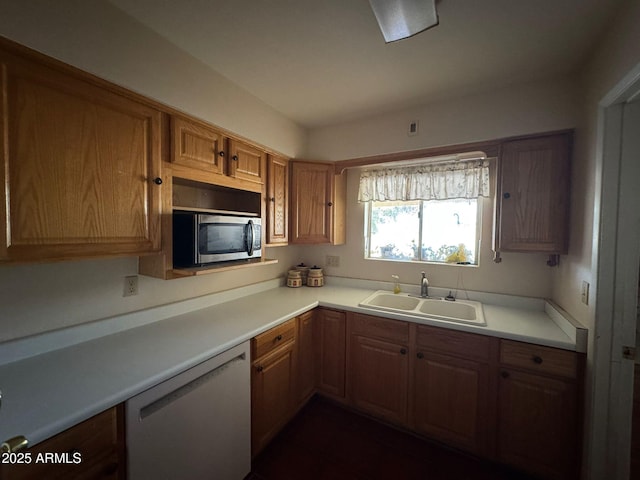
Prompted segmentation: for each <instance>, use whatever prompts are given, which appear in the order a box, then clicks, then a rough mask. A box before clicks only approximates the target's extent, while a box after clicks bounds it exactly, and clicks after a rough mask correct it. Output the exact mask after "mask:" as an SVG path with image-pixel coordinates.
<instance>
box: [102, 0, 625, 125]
mask: <svg viewBox="0 0 640 480" xmlns="http://www.w3.org/2000/svg"><path fill="white" fill-rule="evenodd" d="M110 1H111V3H113V4H114V5H116V6H117V7H119V8H120V9H122V10H124V11H125V12H126V13H128V14H129V15H131V16H133V17H134V18H136V19H138V20H139V21H140V22H142V23H143V24H145V25H147V26H148V27H150V28H151V29H153V30H155V31H156V32H158V33H160V34H161V35H162V36H164V37H165V38H166V39H168V40H169V41H170V42H172V43H173V44H175V45H177V46H178V47H180V48H182V49H183V50H185V51H187V52H188V53H189V54H191V55H193V56H194V57H196V58H197V59H199V60H200V61H202V62H204V63H206V64H208V65H210V66H211V67H212V68H213V69H214V70H216V71H217V72H218V73H220V74H222V75H223V76H225V77H226V78H228V79H229V80H231V81H232V82H234V83H236V84H237V85H239V86H241V87H243V88H244V89H245V90H247V91H248V92H250V93H251V94H253V95H255V96H256V97H258V98H259V99H261V100H262V101H263V102H265V103H266V104H268V105H270V106H271V107H273V108H274V109H275V110H277V111H279V112H281V113H282V114H284V115H285V116H287V117H288V118H290V119H292V120H293V121H295V122H297V123H299V124H300V125H302V126H304V127H307V128H314V127H320V126H325V125H330V124H337V123H342V122H345V121H349V120H354V119H357V118H361V117H365V116H369V115H375V114H380V113H383V112H387V111H392V110H398V109H403V108H408V107H410V106H412V105H422V104H426V103H430V102H433V101H437V100H442V99H446V98H451V97H454V96H461V95H467V94H472V93H475V92H481V91H488V90H494V89H498V88H502V87H505V86H508V85H511V84H515V83H523V82H529V81H535V80H538V79H542V78H550V77H557V76H561V75H566V74H569V73H571V72H573V71H575V70H576V69H577V68H579V67H580V66H581V64H582V63H583V62H584V61H585V59H586V58H588V56H589V53H590V51H591V50H592V49H593V48H594V46H595V44H596V43H597V40H598V38H599V36H600V35H601V34H602V33H603V31H604V30H605V28H606V26H607V25H608V23H609V22H610V20H611V18H612V16H613V15H614V14H615V9H616V8H618V6H619V5H620V3H621V2H620V1H618V0H607V1H606V2H603V1H602V0H536V1H525V0H483V1H478V0H441V1H439V2H438V14H439V18H440V24H439V25H438V26H437V27H435V28H432V29H430V30H427V31H425V32H422V33H420V34H418V35H416V36H414V37H411V38H409V39H406V40H401V41H399V42H395V43H391V44H385V43H384V39H383V37H382V34H381V33H380V30H379V28H378V25H377V23H376V19H375V17H374V15H373V12H372V10H371V8H370V6H369V2H368V1H367V0H180V1H175V0H110Z"/></svg>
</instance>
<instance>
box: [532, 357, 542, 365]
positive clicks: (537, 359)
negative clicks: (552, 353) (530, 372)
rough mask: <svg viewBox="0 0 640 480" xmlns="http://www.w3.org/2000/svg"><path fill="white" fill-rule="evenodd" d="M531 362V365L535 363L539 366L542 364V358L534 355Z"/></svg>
mask: <svg viewBox="0 0 640 480" xmlns="http://www.w3.org/2000/svg"><path fill="white" fill-rule="evenodd" d="M531 360H533V363H535V364H536V365H540V364H541V363H542V357H540V356H538V355H534V356H533V358H532V359H531Z"/></svg>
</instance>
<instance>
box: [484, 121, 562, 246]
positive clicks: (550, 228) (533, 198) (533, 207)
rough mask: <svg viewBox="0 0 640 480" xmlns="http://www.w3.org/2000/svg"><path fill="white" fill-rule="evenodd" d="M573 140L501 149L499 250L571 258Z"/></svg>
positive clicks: (548, 139)
mask: <svg viewBox="0 0 640 480" xmlns="http://www.w3.org/2000/svg"><path fill="white" fill-rule="evenodd" d="M571 140H572V135H571V133H562V134H556V135H548V136H541V137H534V138H526V139H522V140H513V141H508V142H505V143H503V144H502V147H501V153H500V157H499V161H498V183H497V189H496V195H497V198H496V223H495V228H496V231H495V243H496V244H495V246H494V247H495V250H496V251H502V252H543V253H548V254H565V253H567V248H568V222H569V216H568V214H569V200H570V191H569V188H570V179H569V174H570V164H571Z"/></svg>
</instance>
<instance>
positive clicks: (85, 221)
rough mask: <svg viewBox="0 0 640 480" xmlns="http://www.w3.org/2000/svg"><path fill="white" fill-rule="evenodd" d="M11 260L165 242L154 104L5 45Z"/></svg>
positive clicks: (125, 250) (1, 58) (4, 145)
mask: <svg viewBox="0 0 640 480" xmlns="http://www.w3.org/2000/svg"><path fill="white" fill-rule="evenodd" d="M0 62H1V63H2V67H3V69H4V72H5V74H4V75H3V76H2V78H0V82H1V89H2V97H3V101H2V103H0V109H1V117H2V129H3V132H2V135H1V136H0V150H1V153H2V160H3V162H4V168H3V169H2V173H3V174H6V177H5V178H3V179H2V180H3V181H2V184H1V186H0V188H3V189H6V190H5V191H4V192H2V193H4V198H5V199H6V202H5V205H6V210H5V211H4V212H3V215H2V217H3V218H0V220H5V221H6V224H7V228H6V229H5V232H6V235H3V236H2V239H1V240H0V256H2V257H5V258H8V259H10V260H16V261H22V260H45V259H64V258H72V257H79V256H102V255H122V254H140V253H149V252H153V251H158V250H159V249H160V211H161V210H160V208H161V207H160V200H161V199H160V195H161V193H160V192H161V189H162V187H161V186H158V185H156V184H155V183H154V180H155V179H156V178H159V177H161V175H160V163H161V162H160V122H161V114H160V112H159V111H158V110H156V109H154V108H152V107H149V106H147V105H145V104H143V103H138V102H136V101H134V100H132V99H130V98H128V97H125V96H124V95H120V94H119V93H116V92H112V91H110V90H108V89H106V88H103V87H102V86H98V85H94V84H93V83H92V82H91V81H88V80H86V79H85V78H84V77H82V76H81V75H80V73H78V74H77V75H73V74H70V73H63V72H61V71H58V70H57V69H55V68H50V67H48V66H45V65H41V64H39V63H36V62H33V61H30V60H27V59H24V58H20V57H18V56H14V55H11V54H9V53H6V52H4V51H2V50H0Z"/></svg>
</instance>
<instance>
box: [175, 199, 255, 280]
mask: <svg viewBox="0 0 640 480" xmlns="http://www.w3.org/2000/svg"><path fill="white" fill-rule="evenodd" d="M261 255H262V222H261V219H260V217H257V216H250V215H249V214H246V215H243V214H238V215H232V214H222V213H215V214H209V213H199V212H188V211H174V212H173V265H174V266H175V267H179V268H180V267H182V268H184V267H199V266H203V265H208V264H212V263H216V262H228V261H230V260H246V259H251V258H260V256H261Z"/></svg>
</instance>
